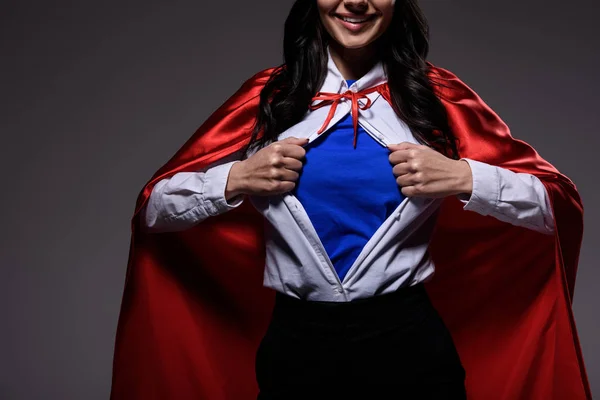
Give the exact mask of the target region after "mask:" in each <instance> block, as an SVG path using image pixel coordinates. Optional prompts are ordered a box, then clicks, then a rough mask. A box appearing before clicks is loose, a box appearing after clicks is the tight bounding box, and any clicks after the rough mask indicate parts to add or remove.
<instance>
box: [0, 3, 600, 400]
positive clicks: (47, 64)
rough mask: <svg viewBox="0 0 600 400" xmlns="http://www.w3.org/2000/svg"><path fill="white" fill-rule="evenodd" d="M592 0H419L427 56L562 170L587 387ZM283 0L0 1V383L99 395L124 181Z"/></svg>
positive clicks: (178, 133)
mask: <svg viewBox="0 0 600 400" xmlns="http://www.w3.org/2000/svg"><path fill="white" fill-rule="evenodd" d="M596 1H597V0H571V1H569V2H550V1H547V0H545V1H540V0H514V1H481V0H437V1H435V0H429V1H428V0H423V7H424V8H425V11H426V12H427V16H428V18H429V20H430V23H431V26H432V52H431V57H430V59H431V61H433V62H434V63H436V64H438V65H440V66H442V67H445V68H448V69H450V70H451V71H453V72H455V73H456V74H458V75H459V77H461V78H462V79H463V80H464V81H466V82H467V83H468V84H469V85H470V86H472V87H473V88H474V89H475V90H476V91H477V92H478V93H479V94H480V95H481V96H482V97H483V99H484V100H485V101H486V102H487V103H488V104H490V105H491V106H492V108H494V109H495V110H496V111H497V112H498V113H499V114H500V116H501V117H502V118H503V119H504V120H505V121H506V122H507V123H508V124H509V126H511V128H512V131H513V134H514V136H516V137H518V138H521V139H524V140H526V141H528V142H529V143H531V144H533V145H534V147H535V148H536V149H538V151H539V152H540V153H541V155H542V156H543V157H545V158H546V159H548V160H549V161H550V162H552V163H553V164H554V165H556V166H557V167H558V168H559V169H560V170H561V171H562V172H564V173H566V174H567V175H568V176H570V177H571V178H572V179H573V180H574V181H575V183H576V184H577V185H578V188H579V190H580V192H581V194H582V197H583V200H584V202H585V205H586V215H585V222H586V233H585V239H584V244H583V249H582V252H581V262H580V269H579V276H578V281H577V289H576V294H575V303H574V309H575V316H576V319H577V324H578V328H579V332H580V337H581V342H582V345H583V350H584V356H585V360H586V364H587V368H588V373H589V378H590V380H591V382H592V386H593V391H594V392H595V393H600V343H599V342H598V339H597V338H598V337H600V319H599V318H598V311H597V309H598V307H599V306H600V291H599V290H598V289H597V287H598V284H597V281H598V278H600V272H599V269H598V267H597V263H596V262H595V260H597V259H598V258H599V257H600V254H599V246H598V238H599V237H600V211H599V210H598V207H595V206H596V205H597V204H599V203H600V191H599V189H598V179H597V177H596V167H595V166H596V165H597V162H596V160H597V159H598V156H597V154H596V152H597V150H598V149H599V148H600V146H599V145H600V141H599V139H598V137H599V131H598V127H599V126H600V118H599V117H598V115H599V111H598V100H597V99H598V98H597V95H598V93H600V86H599V84H598V78H597V71H599V70H600V65H599V55H598V49H599V48H600V46H599V43H598V37H599V35H598V31H597V28H593V26H594V25H595V24H596V21H595V19H596V17H597V15H598V13H597V9H596V7H597V6H596V4H595V3H596ZM291 3H292V2H291V1H290V0H285V1H283V0H277V1H274V0H273V1H271V2H268V3H267V2H265V1H251V2H250V1H243V0H235V1H233V0H230V1H218V2H217V1H207V0H195V1H170V2H165V1H158V0H146V1H144V2H138V3H137V4H136V3H133V2H126V1H122V2H119V3H118V4H117V3H110V2H90V1H41V0H40V1H33V0H32V1H23V0H21V1H12V0H11V1H6V0H4V1H3V2H2V9H1V11H0V14H1V15H0V29H1V35H0V41H1V49H0V50H1V53H0V57H1V61H0V68H1V73H0V88H1V89H0V101H1V106H2V108H1V111H0V115H1V125H0V132H2V145H1V149H2V154H1V158H0V162H1V163H2V164H1V167H2V171H3V174H2V178H1V180H0V187H1V188H2V196H1V201H2V208H1V209H2V216H1V217H2V219H1V223H2V230H1V235H2V240H1V243H2V244H1V246H2V247H1V248H2V252H1V266H2V268H1V275H0V296H1V297H0V311H1V315H0V316H1V319H0V321H1V323H2V325H1V329H0V398H1V399H106V398H107V396H108V393H109V389H110V377H111V362H112V354H113V343H114V335H115V328H116V323H117V317H118V312H119V306H120V301H121V294H122V288H123V281H124V274H125V267H126V263H127V254H128V246H129V220H130V217H131V214H132V212H133V208H134V204H135V199H136V196H137V194H138V193H139V191H140V189H141V188H142V186H143V184H144V183H145V182H146V181H147V180H148V179H149V177H150V176H151V175H152V174H153V173H154V171H155V170H156V169H157V168H158V167H160V166H161V165H162V164H163V163H164V162H165V161H166V160H167V159H168V158H170V157H171V155H172V154H173V153H174V152H175V151H176V150H177V149H178V148H179V146H181V145H182V144H183V142H184V141H185V140H186V139H187V138H188V137H189V136H190V135H191V134H192V133H193V132H194V130H195V129H196V128H197V127H198V126H199V125H200V124H201V123H202V121H204V119H205V118H206V117H207V116H208V115H209V114H210V113H211V112H212V111H213V110H214V109H215V108H216V107H218V106H219V105H220V104H221V103H222V102H223V101H224V100H225V99H226V98H227V97H228V96H229V95H231V94H232V93H233V92H234V91H235V90H236V89H237V88H238V87H239V85H240V84H241V83H242V81H243V80H245V79H246V78H248V77H249V76H251V75H252V74H254V73H255V72H257V71H258V70H261V69H263V68H267V67H270V66H274V65H276V64H279V63H280V61H281V56H280V52H281V47H282V45H281V38H282V27H283V21H284V18H285V16H286V15H287V12H288V10H289V7H290V5H291ZM507 290H510V288H507Z"/></svg>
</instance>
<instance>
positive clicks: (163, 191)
mask: <svg viewBox="0 0 600 400" xmlns="http://www.w3.org/2000/svg"><path fill="white" fill-rule="evenodd" d="M240 156H241V153H239V152H238V153H234V154H232V155H230V156H228V157H226V158H224V159H221V160H219V161H218V162H216V163H214V164H211V165H210V166H209V167H208V168H205V169H203V170H201V171H197V172H179V173H176V174H175V175H173V176H172V177H170V178H166V179H163V180H161V181H159V182H157V183H156V185H155V186H154V188H153V189H152V193H151V194H150V198H149V199H148V202H147V204H146V207H144V209H143V210H142V221H143V222H144V227H145V229H146V230H147V231H150V232H173V231H181V230H185V229H188V228H191V227H192V226H194V225H196V224H198V223H200V222H202V221H203V220H205V219H206V218H208V217H211V216H216V215H219V214H222V213H224V212H227V211H229V210H232V209H234V208H236V207H239V206H240V205H241V204H242V202H243V200H244V196H241V195H240V196H237V197H235V198H233V199H230V201H229V202H228V201H227V200H226V199H225V188H226V186H227V179H228V177H229V172H230V170H231V167H232V166H233V164H235V163H236V162H239V161H240Z"/></svg>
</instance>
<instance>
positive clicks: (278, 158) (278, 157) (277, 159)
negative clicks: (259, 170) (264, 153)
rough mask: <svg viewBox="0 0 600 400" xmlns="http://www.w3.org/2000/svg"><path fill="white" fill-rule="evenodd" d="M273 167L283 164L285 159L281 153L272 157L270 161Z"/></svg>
mask: <svg viewBox="0 0 600 400" xmlns="http://www.w3.org/2000/svg"><path fill="white" fill-rule="evenodd" d="M269 161H270V163H271V165H275V166H280V165H281V164H282V163H283V157H282V156H281V154H279V153H275V154H272V155H271V158H270V159H269Z"/></svg>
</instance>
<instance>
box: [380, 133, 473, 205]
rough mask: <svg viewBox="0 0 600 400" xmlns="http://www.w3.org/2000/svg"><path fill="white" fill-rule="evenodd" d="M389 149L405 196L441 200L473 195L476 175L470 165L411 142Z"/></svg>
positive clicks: (397, 180) (397, 178)
mask: <svg viewBox="0 0 600 400" xmlns="http://www.w3.org/2000/svg"><path fill="white" fill-rule="evenodd" d="M388 149H389V150H390V151H391V153H390V156H389V159H390V163H391V164H392V165H393V166H394V168H393V172H394V176H396V182H397V183H398V186H400V187H401V188H402V194H404V195H405V196H407V197H413V196H419V197H436V198H440V197H446V196H452V195H457V194H461V193H466V194H471V191H472V190H473V175H472V173H471V167H470V166H469V163H468V162H466V161H464V160H453V159H451V158H448V157H446V156H444V155H443V154H441V153H439V152H437V151H435V150H433V149H431V148H430V147H427V146H423V145H418V144H414V143H408V142H403V143H400V144H394V145H390V146H388Z"/></svg>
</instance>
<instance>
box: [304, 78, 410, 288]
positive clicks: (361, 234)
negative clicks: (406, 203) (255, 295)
mask: <svg viewBox="0 0 600 400" xmlns="http://www.w3.org/2000/svg"><path fill="white" fill-rule="evenodd" d="M347 82H348V86H350V85H351V84H352V83H353V82H354V81H351V80H349V81H347ZM322 136H324V137H319V138H317V139H316V140H315V141H313V142H312V143H311V144H309V145H308V146H307V147H306V159H305V164H304V167H303V169H302V172H301V174H300V178H299V179H298V182H297V184H296V188H295V189H294V191H293V194H294V195H295V196H296V197H297V198H298V200H299V201H300V202H301V203H302V206H303V207H304V208H305V210H306V212H307V214H308V216H309V218H310V220H311V222H312V224H313V225H314V227H315V230H316V231H317V234H318V236H319V238H320V239H321V242H322V243H323V246H324V247H325V250H326V251H327V254H328V256H329V258H330V259H331V262H332V264H333V266H334V267H335V269H336V271H337V273H338V276H339V277H340V280H342V281H343V280H344V277H345V276H346V273H347V272H348V270H349V269H350V267H351V266H352V264H353V263H354V261H355V260H356V258H357V257H358V255H359V254H360V252H361V250H362V249H363V247H364V246H365V244H366V243H367V241H368V240H369V239H370V238H371V236H373V234H374V233H375V231H376V230H377V228H379V227H380V226H381V224H382V223H383V222H384V221H385V220H386V219H387V218H388V217H389V216H390V215H391V213H392V212H393V211H394V210H395V209H396V207H398V205H399V204H400V203H401V202H402V200H403V199H404V196H403V195H402V192H401V191H400V187H399V186H398V185H397V183H396V178H395V176H394V174H393V173H392V165H391V164H390V162H389V159H388V156H389V150H388V149H387V148H385V147H383V146H381V145H380V144H379V143H377V142H376V141H375V140H374V139H373V138H371V137H370V136H369V135H368V134H367V133H366V132H365V130H364V129H363V128H362V127H361V126H360V125H359V127H358V137H357V143H356V148H353V146H352V143H353V140H354V128H353V125H352V115H351V114H350V113H349V114H348V115H346V116H345V117H344V118H343V119H342V120H341V121H340V122H338V123H337V124H336V125H335V126H334V127H332V128H331V129H330V130H328V131H327V132H325V133H323V134H322ZM357 188H360V190H357Z"/></svg>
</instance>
